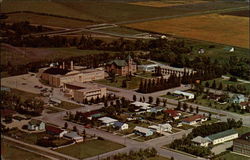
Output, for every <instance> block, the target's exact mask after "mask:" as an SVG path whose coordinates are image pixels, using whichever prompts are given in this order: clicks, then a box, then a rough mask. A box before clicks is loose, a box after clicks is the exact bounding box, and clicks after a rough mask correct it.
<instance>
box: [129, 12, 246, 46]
mask: <svg viewBox="0 0 250 160" xmlns="http://www.w3.org/2000/svg"><path fill="white" fill-rule="evenodd" d="M127 26H128V27H132V28H137V29H143V30H149V31H155V32H159V33H168V34H172V35H176V36H180V37H186V38H192V39H198V40H204V41H211V42H215V43H221V44H227V45H233V46H239V47H244V48H249V18H247V17H239V16H229V15H219V14H207V15H199V16H190V17H181V18H173V19H167V20H157V21H148V22H143V23H134V24H128V25H127Z"/></svg>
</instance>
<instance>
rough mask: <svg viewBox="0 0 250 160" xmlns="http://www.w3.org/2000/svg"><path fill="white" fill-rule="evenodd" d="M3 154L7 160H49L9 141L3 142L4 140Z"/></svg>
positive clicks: (2, 145)
mask: <svg viewBox="0 0 250 160" xmlns="http://www.w3.org/2000/svg"><path fill="white" fill-rule="evenodd" d="M1 155H2V156H3V158H4V159H6V160H49V159H48V158H46V157H43V156H40V155H38V154H35V153H32V152H28V151H25V150H22V149H20V148H17V147H15V146H14V145H13V144H11V143H9V142H3V140H2V143H1Z"/></svg>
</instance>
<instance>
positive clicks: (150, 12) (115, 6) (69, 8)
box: [1, 0, 247, 22]
mask: <svg viewBox="0 0 250 160" xmlns="http://www.w3.org/2000/svg"><path fill="white" fill-rule="evenodd" d="M246 5H247V3H245V2H235V1H233V2H232V1H230V2H226V1H213V2H207V3H196V4H188V5H180V6H171V7H158V8H157V7H148V6H140V5H133V4H128V2H110V1H109V2H100V1H90V0H88V1H53V2H52V1H34V0H33V1H20V0H9V1H3V4H2V7H1V9H2V12H14V11H33V12H39V13H49V14H54V15H61V16H67V17H74V18H80V19H84V20H93V21H98V22H120V21H130V20H138V19H144V18H153V17H161V16H174V15H182V14H187V13H194V12H203V11H210V10H217V9H225V8H237V7H241V6H246Z"/></svg>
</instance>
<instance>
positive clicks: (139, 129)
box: [134, 126, 154, 137]
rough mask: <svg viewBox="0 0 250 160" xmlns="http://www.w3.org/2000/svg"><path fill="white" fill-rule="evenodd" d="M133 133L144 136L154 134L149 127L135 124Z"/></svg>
mask: <svg viewBox="0 0 250 160" xmlns="http://www.w3.org/2000/svg"><path fill="white" fill-rule="evenodd" d="M134 133H135V134H137V135H141V136H145V137H148V136H152V135H153V134H154V132H153V131H152V130H151V129H148V128H144V127H140V126H136V127H135V128H134Z"/></svg>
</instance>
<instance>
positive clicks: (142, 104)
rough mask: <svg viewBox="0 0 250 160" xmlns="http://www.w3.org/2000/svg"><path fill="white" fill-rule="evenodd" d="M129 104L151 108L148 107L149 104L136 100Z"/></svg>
mask: <svg viewBox="0 0 250 160" xmlns="http://www.w3.org/2000/svg"><path fill="white" fill-rule="evenodd" d="M131 105H134V106H136V107H143V108H149V109H150V108H151V107H149V106H150V104H148V103H145V102H138V101H136V102H133V103H131Z"/></svg>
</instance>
